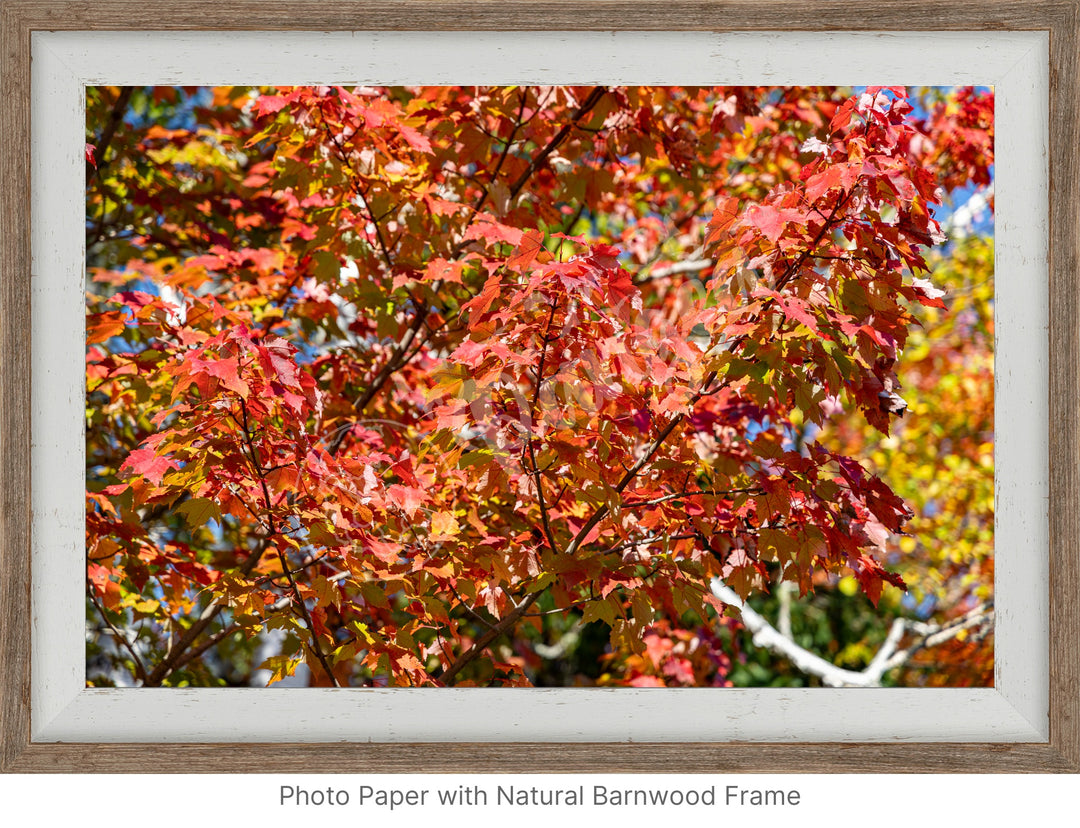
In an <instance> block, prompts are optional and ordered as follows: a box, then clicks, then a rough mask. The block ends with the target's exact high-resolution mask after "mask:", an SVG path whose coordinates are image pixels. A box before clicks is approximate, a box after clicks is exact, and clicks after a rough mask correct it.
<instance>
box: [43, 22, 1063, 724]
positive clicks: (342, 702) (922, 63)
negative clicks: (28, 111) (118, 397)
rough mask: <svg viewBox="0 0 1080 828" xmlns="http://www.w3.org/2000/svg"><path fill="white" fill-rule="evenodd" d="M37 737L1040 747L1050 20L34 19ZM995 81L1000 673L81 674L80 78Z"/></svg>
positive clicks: (200, 81)
mask: <svg viewBox="0 0 1080 828" xmlns="http://www.w3.org/2000/svg"><path fill="white" fill-rule="evenodd" d="M32 54H33V75H32V77H33V81H32V88H33V90H34V101H33V111H32V130H33V163H32V182H33V196H32V205H33V206H32V226H33V237H32V292H33V293H32V295H33V299H32V301H33V317H32V318H33V331H32V338H31V342H32V348H33V354H32V359H33V363H32V364H33V429H32V445H33V448H32V455H33V456H32V465H33V478H32V506H33V569H32V583H33V596H32V600H33V615H34V617H33V629H32V644H33V650H32V693H31V723H32V739H33V741H36V742H57V741H59V742H69V741H86V742H154V741H161V742H222V741H243V742H264V741H285V742H327V741H331V742H332V741H358V742H365V741H372V742H394V741H407V742H412V741H420V742H426V741H431V742H444V741H445V742H456V741H471V742H483V741H548V742H574V741H592V742H598V741H611V742H627V741H638V742H640V741H660V742H664V741H672V742H678V741H686V742H719V741H774V742H775V741H780V742H802V741H882V742H907V741H946V742H965V741H979V742H986V741H990V742H1045V741H1047V740H1048V735H1047V733H1048V711H1049V701H1048V667H1049V658H1048V649H1049V643H1048V635H1049V634H1048V628H1049V624H1048V616H1049V610H1048V604H1049V599H1048V589H1047V582H1048V580H1047V579H1048V571H1047V570H1048V514H1047V504H1048V491H1049V482H1048V478H1049V474H1048V457H1047V454H1048V451H1047V446H1048V427H1049V424H1048V419H1049V415H1048V397H1049V359H1048V345H1047V328H1048V321H1049V299H1048V282H1049V280H1048V269H1047V245H1048V218H1047V216H1048V195H1047V193H1048V182H1047V145H1048V115H1047V113H1048V95H1049V92H1048V90H1049V78H1048V68H1047V67H1048V58H1049V43H1048V36H1047V34H1046V33H1045V32H1001V33H991V32H978V33H974V32H972V33H966V32H965V33H955V32H954V33H835V34H825V35H823V34H820V33H802V32H787V33H760V34H745V33H744V34H717V33H707V32H695V33H682V32H680V33H635V32H606V33H573V34H566V33H543V34H537V33H525V32H467V33H416V32H403V33H340V32H339V33H302V32H286V33H265V32H244V33H236V32H227V33H226V32H221V33H209V32H199V33H179V34H178V33H164V32H127V33H120V32H93V33H92V32H34V33H33V40H32ZM522 82H529V83H577V84H598V83H605V84H609V83H619V84H702V85H713V84H733V85H734V84H776V85H787V84H792V85H794V84H798V85H805V84H823V85H849V84H859V85H863V84H866V85H869V84H880V85H893V84H904V85H912V86H914V85H952V84H974V85H991V86H994V87H996V106H997V112H996V135H997V159H998V163H997V167H996V181H995V187H996V193H997V197H996V205H997V211H996V234H997V235H996V271H997V274H996V290H997V300H996V302H997V303H996V311H997V320H996V325H997V328H996V331H997V345H996V354H995V359H996V377H997V380H996V384H997V387H996V411H995V420H996V423H997V425H996V431H997V441H996V447H995V454H996V463H995V468H996V474H997V479H996V507H997V525H996V536H995V537H996V550H997V553H996V561H995V566H996V573H997V580H996V613H997V622H996V636H995V655H996V665H995V687H993V688H978V689H957V688H950V689H928V688H924V689H899V688H893V689H824V688H822V689H799V690H790V689H711V688H710V689H706V688H700V689H698V688H687V689H671V690H658V689H650V690H636V689H629V688H619V689H597V688H589V689H476V688H474V689H455V688H445V689H275V688H259V689H176V688H155V689H98V688H86V687H85V649H84V648H85V629H84V624H85V593H84V590H85V550H84V545H83V544H84V540H83V530H84V527H83V515H84V500H83V498H84V481H83V474H82V469H83V467H84V464H83V462H82V458H83V457H84V453H85V436H84V428H85V425H84V424H85V420H84V418H83V407H84V400H85V396H84V393H85V392H84V382H85V379H84V362H83V354H84V349H85V335H84V314H85V308H84V298H83V284H84V282H83V280H84V250H83V244H84V242H83V239H84V232H83V221H84V198H85V196H84V190H83V186H84V185H83V182H84V173H83V170H84V160H83V154H82V147H83V140H84V139H83V135H84V119H85V109H84V106H85V104H84V94H85V93H84V87H85V86H87V85H98V84H113V85H143V84H146V85H149V84H184V85H227V84H253V83H259V84H264V83H266V84H289V85H299V84H316V83H335V84H352V83H378V84H382V83H408V84H440V83H467V84H473V83H476V84H480V83H485V84H486V83H498V84H505V83H522Z"/></svg>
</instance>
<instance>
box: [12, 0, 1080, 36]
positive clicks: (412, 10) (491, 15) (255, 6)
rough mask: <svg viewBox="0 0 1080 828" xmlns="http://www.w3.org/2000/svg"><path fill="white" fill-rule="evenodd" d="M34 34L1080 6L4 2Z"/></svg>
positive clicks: (701, 23)
mask: <svg viewBox="0 0 1080 828" xmlns="http://www.w3.org/2000/svg"><path fill="white" fill-rule="evenodd" d="M4 2H5V6H6V7H10V8H11V9H12V10H13V13H15V14H16V15H17V16H18V17H19V19H20V20H21V21H22V22H23V23H24V24H25V25H28V26H29V27H30V28H33V29H49V30H54V31H70V30H87V31H92V30H107V29H111V30H116V31H123V30H129V29H136V30H137V29H156V30H179V29H188V30H203V29H210V28H213V29H219V30H243V29H265V30H308V31H331V30H338V29H346V30H347V29H352V30H365V31H373V30H386V31H406V30H415V31H424V30H445V31H471V30H488V31H512V30H518V31H561V30H566V31H610V30H613V29H622V30H638V31H695V30H696V31H755V30H774V31H793V30H804V31H827V30H834V31H843V30H852V31H874V30H880V31H933V30H960V29H965V30H1002V29H1015V30H1035V29H1040V30H1044V29H1048V28H1050V25H1049V24H1050V23H1051V22H1054V21H1057V22H1060V21H1062V20H1064V19H1065V18H1067V17H1068V15H1069V10H1070V9H1071V8H1074V7H1075V5H1076V3H1075V0H1047V2H1040V3H1032V2H1030V0H953V2H949V3H942V2H940V0H914V1H913V2H909V1H908V0H882V1H881V2H866V1H865V0H829V1H828V2H808V1H807V0H672V2H664V0H539V1H536V0H381V1H380V0H335V2H333V3H326V2H316V1H315V0H307V2H305V0H221V2H215V0H186V2H183V3H168V4H165V3H160V4H158V3H148V2H138V1H137V0H93V2H89V1H88V0H74V1H73V2H64V1H63V0H57V2H52V0H4Z"/></svg>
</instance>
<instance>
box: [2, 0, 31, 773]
mask: <svg viewBox="0 0 1080 828" xmlns="http://www.w3.org/2000/svg"><path fill="white" fill-rule="evenodd" d="M0 136H2V137H0V141H2V142H3V144H2V145H0V146H2V152H0V739H2V743H0V768H5V767H9V766H10V765H11V764H12V763H13V762H14V760H15V759H16V758H17V757H18V755H19V753H20V752H21V751H22V750H23V749H24V747H25V745H26V744H27V743H28V742H29V739H30V415H29V412H30V348H29V347H28V345H27V342H28V335H29V330H30V33H29V31H28V29H27V27H26V25H25V24H24V23H23V21H22V20H21V19H20V17H19V15H17V14H14V13H12V11H11V10H9V8H8V7H7V6H6V5H5V6H3V7H2V8H0Z"/></svg>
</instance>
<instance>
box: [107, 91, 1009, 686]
mask: <svg viewBox="0 0 1080 828" xmlns="http://www.w3.org/2000/svg"><path fill="white" fill-rule="evenodd" d="M964 95H965V96H966V97H961V99H960V100H961V105H960V109H959V110H955V111H954V110H953V109H948V110H946V109H945V108H944V107H942V108H940V110H934V111H933V112H931V113H930V115H929V117H928V118H927V119H926V120H923V121H919V120H918V119H916V118H915V117H914V116H913V107H912V105H911V103H910V102H909V99H908V92H907V90H905V89H904V88H902V87H887V88H879V87H870V88H869V89H867V90H866V91H865V93H861V92H860V93H859V94H850V92H846V91H844V90H837V89H833V88H816V87H812V88H792V89H775V88H767V87H738V88H681V87H652V88H646V87H640V88H607V87H542V86H529V87H524V86H522V87H468V88H464V87H419V88H368V87H361V88H350V89H346V88H341V87H295V88H283V89H275V90H265V89H247V88H235V87H230V88H222V89H214V90H186V91H185V90H178V89H172V88H155V89H150V90H139V91H138V94H136V95H134V96H131V94H130V92H127V93H126V96H125V91H122V90H116V89H108V88H102V89H92V90H90V94H89V101H90V103H89V112H88V119H89V124H90V135H89V136H88V141H94V142H95V143H94V144H93V145H91V144H89V143H88V148H87V159H88V165H89V166H88V172H87V178H88V205H87V209H88V215H87V237H88V251H89V252H88V259H89V262H88V270H89V276H90V279H89V283H88V285H89V287H88V294H87V360H86V361H87V392H88V397H87V423H88V437H87V464H88V481H89V482H88V492H87V523H86V537H87V556H88V590H89V591H88V596H89V599H90V601H91V603H92V604H93V610H94V611H95V613H96V617H98V618H101V619H104V621H105V622H106V623H107V625H108V626H109V627H110V629H112V630H113V631H115V629H116V626H118V625H122V626H128V625H130V626H131V627H132V628H137V629H138V630H139V632H138V634H137V635H136V636H134V638H133V642H129V641H128V640H127V639H126V638H124V639H123V643H120V639H119V638H115V637H114V640H113V643H112V644H111V645H107V646H105V645H103V646H99V647H98V648H97V649H96V650H94V651H93V652H92V653H91V656H90V659H91V662H90V663H91V673H93V672H94V664H95V661H94V659H97V662H96V663H98V664H99V669H98V675H99V676H100V677H101V679H100V680H101V681H102V682H107V681H109V680H110V679H109V678H108V676H109V675H110V672H109V670H113V671H115V669H116V667H117V665H123V668H124V669H125V670H127V671H128V672H129V673H130V674H131V675H132V676H133V677H134V678H135V679H136V680H137V681H138V682H140V683H142V684H144V685H158V684H221V683H230V682H236V683H245V682H247V681H252V680H254V679H253V676H254V675H255V674H256V673H257V672H258V671H259V670H262V671H263V672H262V673H259V675H261V676H262V681H263V682H264V683H265V682H266V681H269V682H274V681H280V680H284V679H286V678H287V677H288V676H290V675H292V674H293V673H295V672H296V670H297V669H298V668H299V666H300V665H301V664H303V665H306V667H307V669H308V671H309V674H310V677H311V679H310V680H311V682H312V683H314V684H319V685H324V686H330V685H335V686H385V685H414V686H419V685H438V686H448V685H459V686H461V685H470V684H471V685H526V684H530V683H548V682H554V681H556V679H555V678H554V672H553V671H552V670H550V669H549V668H548V667H547V666H545V658H544V657H543V656H542V655H539V654H542V653H544V652H555V651H558V652H561V653H563V654H565V652H566V649H567V647H568V646H570V644H569V643H568V642H571V641H577V640H579V639H580V640H581V641H585V640H586V639H588V640H589V641H590V642H591V644H590V645H589V646H592V647H593V651H595V658H594V659H593V662H594V663H595V664H596V665H597V669H596V671H593V672H592V673H591V674H590V673H589V671H588V670H586V671H585V672H580V671H579V672H577V673H575V674H573V675H570V676H563V677H562V678H561V679H559V680H561V681H564V682H567V683H585V682H594V681H598V680H600V681H602V683H607V684H627V685H637V686H647V685H649V684H656V683H659V684H665V683H667V684H679V685H692V684H703V683H709V684H724V683H725V678H724V677H725V675H726V673H727V671H728V669H729V668H730V660H731V659H730V653H728V654H727V655H725V652H724V648H723V647H722V646H721V645H722V642H721V638H723V637H724V636H725V635H727V633H723V635H721V633H722V632H723V630H725V629H727V627H726V626H725V625H727V626H730V623H731V622H730V620H729V619H723V618H718V617H719V616H721V615H722V613H723V611H724V607H723V605H722V604H720V602H719V601H718V600H717V599H716V598H714V597H713V595H712V592H711V590H710V583H711V581H712V580H713V579H716V578H719V579H722V580H723V581H724V582H726V583H727V584H728V585H729V586H731V587H732V588H733V589H735V590H736V591H737V592H738V593H739V594H740V595H742V596H744V597H745V596H748V595H751V594H753V593H756V592H759V591H762V590H765V589H767V587H768V584H769V583H770V582H771V581H773V580H775V579H782V580H787V581H791V582H794V583H796V584H797V585H798V588H799V590H800V591H801V592H802V593H803V594H805V593H807V592H808V591H810V590H812V589H813V588H814V586H815V583H816V582H815V578H819V577H820V576H821V575H822V574H823V573H832V574H835V575H846V576H849V577H852V578H854V579H855V580H856V581H857V583H858V586H859V588H860V590H861V591H862V592H863V593H865V594H866V595H867V596H868V597H869V598H870V599H871V600H872V601H873V602H875V603H876V602H877V601H878V600H879V598H880V596H881V595H882V593H883V590H885V589H886V588H888V587H889V585H892V587H895V588H900V589H902V588H904V583H903V580H902V579H901V577H900V576H899V575H898V574H897V573H896V572H895V571H894V570H893V569H891V568H890V566H889V565H888V562H889V557H888V553H890V551H893V547H892V546H890V544H894V543H895V538H897V537H900V536H901V533H903V531H904V528H905V524H906V523H907V521H908V519H909V518H910V517H911V515H912V512H911V509H910V508H909V505H908V504H907V503H906V502H905V500H903V499H902V498H901V497H900V496H898V495H897V494H896V493H894V491H893V490H892V489H891V488H890V486H889V485H888V484H887V483H886V482H885V480H884V479H883V476H882V474H881V473H880V472H875V471H874V469H873V468H872V466H871V465H870V464H867V463H866V462H865V460H864V458H861V457H860V456H858V454H856V453H851V452H848V453H845V452H844V450H843V446H842V442H843V441H839V440H836V441H832V442H829V441H826V440H825V439H797V435H800V434H801V435H806V434H807V431H806V428H805V427H806V425H807V424H812V425H813V426H814V427H816V428H817V429H824V430H825V431H823V432H822V434H825V433H829V432H828V429H829V427H830V424H831V423H833V422H836V421H842V422H843V423H844V424H847V425H845V427H846V428H849V429H850V428H851V427H852V426H851V425H850V424H851V423H856V424H857V425H858V426H859V427H861V426H865V427H866V428H868V429H871V430H872V431H874V432H876V433H878V434H881V435H882V436H883V438H887V437H888V435H889V434H890V431H891V430H892V429H894V424H895V422H896V421H897V418H898V417H899V416H900V415H901V414H902V413H903V412H904V410H905V408H906V407H907V406H908V404H909V401H908V400H906V398H905V397H904V396H903V395H904V393H905V389H904V388H903V387H902V385H901V381H900V378H899V376H898V374H897V365H898V361H899V360H900V359H901V356H902V354H903V352H904V349H905V346H906V345H907V344H908V342H909V337H910V335H911V331H912V329H913V324H914V322H915V316H914V315H913V313H914V312H915V311H914V310H913V309H915V308H918V307H924V308H933V309H944V308H945V304H944V303H943V301H942V298H941V297H942V292H941V291H940V290H939V289H938V288H937V287H936V286H935V283H934V281H933V276H932V274H931V273H930V267H929V265H928V259H927V256H928V251H929V250H931V249H932V248H934V247H935V246H938V245H941V244H942V243H943V242H944V241H945V237H944V234H943V233H942V230H941V227H940V226H939V224H938V222H937V220H936V219H935V217H934V216H935V209H936V208H937V207H938V205H940V204H941V202H942V199H943V197H944V195H945V193H946V192H947V191H948V190H949V189H952V188H956V187H960V186H964V185H966V184H967V183H968V182H969V181H976V182H978V181H981V180H982V177H984V176H985V175H987V173H986V170H987V169H988V167H989V165H990V164H992V139H991V141H990V144H989V145H987V144H986V143H985V141H984V140H983V138H982V136H984V135H985V130H986V124H985V123H984V121H985V119H986V118H987V117H990V116H992V101H991V103H990V104H989V109H987V107H986V105H985V102H984V101H983V100H982V99H981V98H980V97H979V96H978V95H977V94H976V93H974V92H972V93H970V94H968V93H967V92H965V93H964ZM120 103H123V104H124V105H125V106H132V107H136V109H137V113H136V114H137V117H130V115H129V117H128V118H127V119H126V120H124V121H123V126H122V128H121V129H119V130H117V132H116V134H115V136H112V137H111V138H110V141H111V143H110V144H109V145H108V146H103V145H102V144H101V143H99V142H98V137H97V136H98V133H97V132H96V131H95V128H94V127H95V124H100V123H102V120H103V119H105V118H107V117H108V116H109V113H110V111H111V109H113V108H116V107H117V106H118V105H119V104H120ZM178 112H179V113H180V114H179V115H177V113H178ZM988 112H989V116H988V115H987V113H988ZM123 115H124V112H120V116H123ZM991 120H992V118H991ZM980 130H981V131H980ZM950 136H951V137H950ZM961 172H963V175H961ZM845 433H846V432H845ZM860 433H861V432H860ZM848 442H849V443H851V444H852V446H853V447H854V446H855V445H856V444H859V445H864V443H860V442H859V441H855V440H848ZM598 629H599V630H601V631H602V638H603V641H600V642H599V644H597V643H596V642H595V641H594V640H593V639H595V637H596V636H595V632H596V631H597V630H598ZM718 630H719V631H720V632H717V631H718ZM583 631H585V632H583ZM585 633H588V634H587V635H586V634H585ZM728 637H730V636H728ZM580 646H582V647H584V646H585V645H584V644H581V645H580ZM92 649H93V648H92ZM620 654H622V655H620ZM551 658H552V659H555V660H557V658H558V657H557V656H552V657H551ZM601 664H606V665H607V667H606V668H605V669H606V670H607V672H605V673H604V676H603V678H602V679H601V678H599V670H600V669H601V667H600V665H601ZM101 665H108V666H101Z"/></svg>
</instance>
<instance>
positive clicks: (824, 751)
mask: <svg viewBox="0 0 1080 828" xmlns="http://www.w3.org/2000/svg"><path fill="white" fill-rule="evenodd" d="M151 757H152V759H151ZM148 761H150V762H152V768H153V770H154V771H155V772H158V773H164V772H169V771H174V772H178V773H226V772H227V773H286V772H296V771H299V770H303V771H304V772H311V771H312V770H313V769H317V772H319V773H466V772H469V773H597V772H602V773H659V772H662V773H776V772H798V773H960V772H963V773H1053V772H1073V771H1075V770H1076V768H1075V766H1073V765H1070V764H1068V763H1067V762H1066V761H1065V760H1064V759H1063V758H1062V757H1061V756H1060V754H1058V753H1057V752H1056V751H1054V750H1053V749H1052V748H1050V747H1049V746H1047V745H1024V744H1014V745H1001V744H963V745H954V744H909V745H881V744H837V743H813V744H811V743H806V744H797V745H777V744H745V743H743V744H739V743H736V744H732V743H720V744H708V743H698V744H685V743H679V744H672V743H670V742H669V743H655V744H648V743H642V744H637V745H625V744H623V745H612V744H607V743H604V744H596V743H585V744H580V743H579V744H551V743H500V744H483V743H472V744H452V743H445V744H439V743H434V744H433V743H423V744H366V743H365V744H342V743H333V744H309V745H301V744H245V745H224V744H190V745H143V744H112V745H99V744H67V745H63V746H59V745H57V746H52V745H33V746H31V747H30V748H29V749H28V750H26V751H25V752H24V753H23V754H22V755H21V756H20V757H19V761H18V762H17V763H16V765H15V766H13V767H12V768H11V770H13V771H18V772H20V773H35V772H39V773H57V772H67V773H86V772H89V771H104V772H110V773H144V772H146V770H147V767H148V764H147V763H148Z"/></svg>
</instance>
